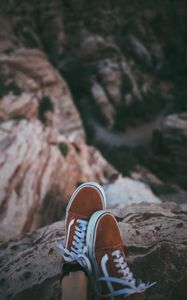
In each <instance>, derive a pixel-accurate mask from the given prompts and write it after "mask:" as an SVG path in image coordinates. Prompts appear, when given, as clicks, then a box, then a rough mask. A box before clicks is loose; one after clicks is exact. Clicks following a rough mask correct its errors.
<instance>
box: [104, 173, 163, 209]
mask: <svg viewBox="0 0 187 300" xmlns="http://www.w3.org/2000/svg"><path fill="white" fill-rule="evenodd" d="M105 193H106V198H107V207H108V208H113V207H115V208H119V209H123V210H125V209H126V206H127V205H130V204H133V203H137V204H138V203H141V202H146V203H160V199H159V198H158V197H156V196H155V195H154V194H153V193H152V191H151V190H150V188H149V186H148V185H146V184H144V183H142V182H140V181H137V180H133V179H130V178H128V177H119V178H118V179H117V180H116V181H114V182H113V183H111V184H109V185H106V186H105Z"/></svg>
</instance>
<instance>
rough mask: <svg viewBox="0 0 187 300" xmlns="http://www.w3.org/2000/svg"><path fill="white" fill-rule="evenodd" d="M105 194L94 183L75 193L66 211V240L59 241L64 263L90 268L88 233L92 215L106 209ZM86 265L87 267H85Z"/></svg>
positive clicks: (89, 183) (80, 187)
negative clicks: (78, 264)
mask: <svg viewBox="0 0 187 300" xmlns="http://www.w3.org/2000/svg"><path fill="white" fill-rule="evenodd" d="M105 207H106V200H105V194H104V191H103V189H102V187H101V186H100V185H98V184H97V183H94V182H88V183H84V184H82V185H81V186H79V187H78V188H77V189H76V191H75V192H74V193H73V195H72V197H71V199H70V201H69V204H68V206H67V209H66V240H65V246H64V245H63V243H62V241H57V247H58V248H59V250H60V252H61V254H62V256H63V259H64V261H66V262H69V263H77V262H78V263H80V264H81V265H82V266H83V267H86V268H90V264H89V261H88V258H87V255H86V254H87V247H86V232H87V226H88V221H89V219H90V217H91V215H92V214H93V213H94V212H96V211H97V210H100V209H105ZM85 264H86V265H85Z"/></svg>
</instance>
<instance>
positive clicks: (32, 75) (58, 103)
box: [0, 48, 84, 138]
mask: <svg viewBox="0 0 187 300" xmlns="http://www.w3.org/2000/svg"><path fill="white" fill-rule="evenodd" d="M0 65H1V67H2V69H1V77H2V78H3V83H4V86H5V87H6V90H5V95H4V97H3V98H2V103H1V104H0V112H1V115H3V117H1V119H2V118H3V119H4V120H5V119H10V118H18V117H19V118H21V117H22V118H23V117H26V118H30V117H31V116H32V117H35V118H39V119H40V120H41V121H42V122H43V123H45V124H46V125H49V126H51V127H53V128H55V129H56V130H58V131H59V132H60V133H63V134H65V135H66V136H68V135H71V134H73V135H75V136H81V137H82V138H84V130H83V128H82V123H81V120H80V117H79V114H78V112H77V110H76V108H75V106H74V104H73V100H72V97H71V93H70V91H69V89H68V86H67V84H66V82H65V80H64V79H63V78H62V77H61V76H60V74H59V73H58V71H57V70H55V69H54V67H53V66H52V65H51V64H50V63H49V61H48V58H47V57H46V55H44V53H42V52H41V51H40V50H38V49H24V48H22V49H18V50H15V51H14V52H13V53H12V54H11V55H5V54H4V55H1V56H0ZM10 83H11V84H14V86H15V87H16V88H17V89H18V91H19V92H18V95H17V96H13V95H12V94H14V93H15V91H14V90H13V91H12V89H13V88H12V85H11V84H10ZM14 86H13V87H14ZM13 97H14V98H13ZM33 98H34V99H33ZM13 101H14V102H16V103H14V105H13V107H12V108H10V109H8V105H10V104H11V102H13ZM33 101H34V103H33ZM28 105H29V106H30V107H29V110H28ZM32 111H33V114H32V115H31V112H32Z"/></svg>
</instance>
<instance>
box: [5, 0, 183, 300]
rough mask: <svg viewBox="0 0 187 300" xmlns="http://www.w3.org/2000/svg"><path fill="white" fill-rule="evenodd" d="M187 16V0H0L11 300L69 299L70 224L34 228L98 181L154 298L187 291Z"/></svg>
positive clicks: (8, 289) (7, 261)
mask: <svg viewBox="0 0 187 300" xmlns="http://www.w3.org/2000/svg"><path fill="white" fill-rule="evenodd" d="M186 20H187V2H186V1H185V0H178V1H176V0H164V1H160V0H158V1H157V2H155V1H150V0H145V1H137V0H133V1H132V0H131V1H128V0H123V1H121V0H118V1H112V0H105V1H97V0H95V1H87V0H80V1H74V0H52V1H49V0H39V1H36V0H33V1H27V0H0V223H1V224H0V240H1V244H0V249H1V253H2V254H1V256H0V269H1V275H0V285H2V287H3V292H2V293H1V295H0V298H1V299H23V298H25V297H27V298H28V299H33V298H34V297H35V298H36V299H41V298H43V299H59V297H60V288H59V287H58V286H57V277H58V273H59V270H58V268H57V265H58V263H59V260H60V258H59V257H57V256H56V254H55V251H54V245H52V246H51V243H52V241H53V242H54V240H55V238H57V237H58V236H63V230H64V227H63V224H62V223H55V224H54V225H50V226H49V227H44V229H39V230H38V231H36V232H33V230H35V229H38V228H40V227H43V226H46V225H49V224H52V223H53V222H56V221H59V220H61V219H63V218H64V214H65V207H66V205H67V203H68V201H69V198H70V196H71V194H72V192H73V191H74V189H75V188H76V187H77V186H78V185H79V184H80V183H82V182H85V181H97V182H99V183H100V184H102V185H103V186H104V189H105V191H106V195H107V199H108V203H107V205H108V209H110V210H111V211H113V212H114V214H115V215H116V217H117V219H118V220H119V221H121V225H120V226H121V228H122V234H123V239H124V244H126V246H127V247H126V248H127V254H128V255H129V263H132V268H133V270H134V272H135V274H137V276H140V277H142V279H144V280H152V281H155V280H156V281H157V282H158V284H157V286H155V287H154V288H152V289H151V290H150V291H149V293H148V296H147V299H152V300H154V299H155V300H156V299H168V300H169V299H172V300H174V299H178V300H180V299H186V295H187V290H186V284H185V283H186V282H187V273H186V262H187V261H186V257H187V248H186V234H185V232H186V209H187V204H186V203H187V191H186V190H187V102H186V97H187V85H186V77H187V21H186ZM146 203H147V204H146ZM127 212H129V215H130V216H131V217H132V219H131V218H129V215H128V214H127ZM139 227H140V229H139ZM46 228H47V229H46ZM135 228H136V230H135ZM46 230H47V231H46ZM43 232H48V233H49V234H47V235H45V234H44V233H43ZM128 232H130V233H128ZM40 235H41V237H40ZM39 237H40V238H39ZM48 239H49V241H48ZM36 244H37V249H39V250H38V252H37V251H36V252H34V251H35V250H34V249H35V245H36ZM43 247H47V249H48V250H46V251H48V252H46V259H48V258H49V256H50V263H49V266H46V265H45V268H44V271H43V273H41V274H40V272H39V271H37V270H40V262H41V255H42V251H41V249H43ZM7 249H9V250H7ZM37 249H36V250H37ZM30 252H33V254H32V255H33V259H32V258H30V256H29V255H27V253H30ZM51 254H53V255H51ZM18 257H19V259H18ZM22 257H26V258H25V259H22ZM153 257H154V260H155V261H156V262H157V264H156V263H154V264H152V261H153ZM131 258H132V259H131ZM41 264H42V262H41ZM36 265H37V267H36ZM43 265H44V263H43ZM43 265H42V266H43ZM52 268H53V271H52V270H51V269H52ZM16 274H17V275H16ZM36 274H40V275H36ZM24 280H25V281H24ZM13 282H14V283H13ZM23 282H25V283H24V284H22V283H23ZM50 285H51V287H55V290H54V289H53V288H51V292H50V293H49V289H50Z"/></svg>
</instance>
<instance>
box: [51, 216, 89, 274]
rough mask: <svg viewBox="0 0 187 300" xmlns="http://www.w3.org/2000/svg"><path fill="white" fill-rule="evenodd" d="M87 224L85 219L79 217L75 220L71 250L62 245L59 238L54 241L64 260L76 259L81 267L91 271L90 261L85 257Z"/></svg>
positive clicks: (72, 260) (71, 260)
mask: <svg viewBox="0 0 187 300" xmlns="http://www.w3.org/2000/svg"><path fill="white" fill-rule="evenodd" d="M87 226H88V222H87V221H85V220H81V219H78V220H77V226H76V227H75V234H74V237H73V242H72V246H71V251H70V250H68V249H67V248H66V247H65V246H64V245H63V243H62V241H61V240H57V241H56V246H57V248H58V250H59V251H60V253H61V255H62V256H63V258H64V260H65V261H66V262H74V261H77V262H78V263H79V264H80V265H81V266H82V267H83V268H85V269H86V270H87V271H88V272H89V273H91V263H90V261H89V259H88V257H87V247H86V230H87Z"/></svg>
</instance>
